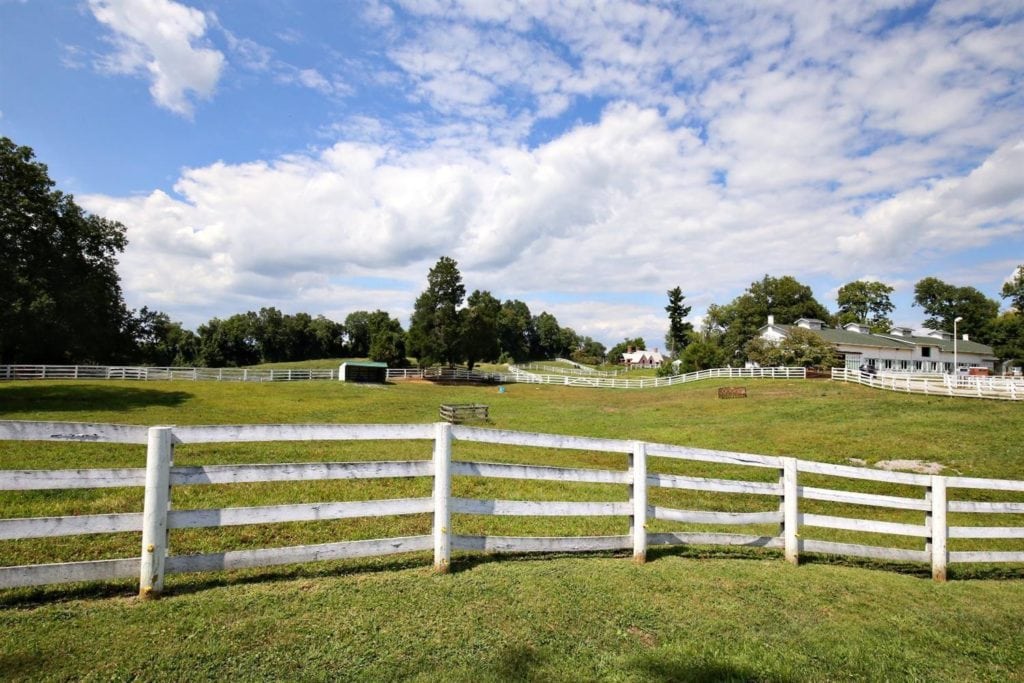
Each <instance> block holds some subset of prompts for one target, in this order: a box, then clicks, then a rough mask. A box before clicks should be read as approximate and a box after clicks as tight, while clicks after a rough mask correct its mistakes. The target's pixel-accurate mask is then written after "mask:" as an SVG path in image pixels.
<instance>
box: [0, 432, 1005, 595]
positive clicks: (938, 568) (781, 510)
mask: <svg viewBox="0 0 1024 683" xmlns="http://www.w3.org/2000/svg"><path fill="white" fill-rule="evenodd" d="M0 440H27V441H89V442H107V443H129V444H139V445H142V444H145V445H146V448H147V460H146V462H147V464H146V468H145V469H142V468H108V469H75V470H5V471H0V490H3V491H35V490H55V489H56V490H60V489H72V488H103V487H129V486H135V487H138V486H144V487H145V496H144V507H143V510H142V511H141V512H135V513H119V514H92V515H76V516H61V517H42V518H14V519H0V540H12V539H24V538H40V537H57V536H68V535H78V534H102V533H118V532H141V534H142V536H141V551H140V555H139V557H133V558H117V559H109V560H98V561H84V562H66V563H58V564H38V565H23V566H7V567H0V589H9V588H16V587H22V586H35V585H45V584H55V583H69V582H77V581H93V580H110V579H117V578H125V577H132V576H139V582H140V588H139V591H140V594H141V595H143V596H147V597H154V596H157V595H159V594H160V592H161V591H162V589H163V584H164V576H165V575H166V574H174V573H185V572H201V571H215V570H231V569H239V568H249V567H267V566H273V565H280V564H290V563H297V562H311V561H318V560H333V559H342V558H355V557H367V556H382V555H391V554H396V553H405V552H412V551H423V550H429V549H433V552H434V567H435V569H436V570H437V571H440V572H444V571H447V570H448V567H449V564H450V561H451V551H452V550H453V549H454V550H478V551H486V552H495V553H500V552H570V551H597V550H632V553H633V557H634V558H635V559H636V560H637V561H640V562H642V561H644V560H645V558H646V553H647V549H648V548H649V547H652V546H664V545H688V544H712V545H741V546H757V547H767V548H781V549H783V551H784V555H785V557H786V559H787V560H789V561H790V562H793V563H796V562H797V561H798V559H799V556H800V553H802V552H814V553H827V554H834V555H847V556H856V557H867V558H874V559H886V560H898V561H910V562H922V563H930V564H931V569H932V575H933V577H934V578H935V579H936V580H945V578H946V572H947V566H948V565H949V564H953V563H970V562H1024V551H1005V550H972V551H958V552H957V551H954V552H950V551H949V549H948V539H951V538H956V539H961V538H971V539H1024V527H1012V526H991V527H988V526H951V525H950V524H949V523H948V514H949V513H950V512H953V513H978V514H986V515H991V514H1003V513H1009V514H1022V513H1024V502H987V501H986V502H981V501H971V500H960V499H955V500H950V498H949V496H948V493H947V492H948V491H949V490H957V489H974V490H977V489H987V490H990V491H1016V492H1021V491H1024V481H1012V480H997V479H977V478H969V477H944V476H938V475H922V474H911V473H901V472H888V471H883V470H873V469H868V468H857V467H849V466H843V465H832V464H827V463H821V462H813V461H806V460H797V459H795V458H788V457H778V456H767V455H757V454H748V453H732V452H724V451H712V450H705V449H697V448H689V447H684V446H675V445H667V444H653V443H644V442H640V441H627V440H620V439H602V438H592V437H583V436H563V435H555V434H537V433H529V432H514V431H504V430H494V429H482V428H477V427H464V426H453V425H450V424H447V423H437V424H407V425H233V426H185V427H149V428H147V427H141V426H139V427H135V426H125V425H105V424H88V423H61V422H25V421H0ZM329 440H336V441H353V440H360V441H366V440H420V441H424V442H429V443H432V457H431V459H429V460H426V459H424V460H411V461H382V462H324V463H273V464H258V465H205V466H185V467H183V466H176V465H174V464H173V448H174V445H175V444H194V443H219V442H263V441H329ZM460 441H461V442H475V443H484V444H501V445H512V446H520V447H527V448H530V447H537V448H547V449H571V450H582V451H600V452H610V453H619V454H622V455H623V456H624V459H623V460H624V461H623V464H624V465H625V466H626V468H625V469H622V470H601V469H578V468H565V467H551V466H540V465H525V464H508V463H489V462H469V461H458V460H453V459H452V450H453V449H452V445H453V442H460ZM660 458H669V459H676V460H684V461H697V462H711V463H720V464H725V465H734V466H743V467H753V468H761V469H769V470H774V471H775V472H777V478H775V479H773V480H771V481H743V480H734V479H715V478H706V477H690V476H682V475H678V474H666V473H659V472H657V471H652V465H654V464H656V463H657V462H658V459H660ZM804 474H810V475H827V476H829V477H835V478H838V479H855V480H870V481H879V482H889V483H895V484H902V485H908V486H914V487H919V488H921V489H923V492H922V494H920V495H918V496H916V497H912V496H892V495H875V494H870V493H863V492H859V491H854V490H845V489H842V488H838V489H832V488H819V487H811V486H807V485H806V483H804V482H802V481H801V479H802V475H804ZM454 476H460V477H495V478H504V479H530V480H546V481H559V482H566V483H571V482H596V483H608V484H619V485H623V486H625V487H627V492H628V500H626V501H608V502H577V501H529V500H480V499H467V498H459V497H453V496H452V494H451V490H452V489H451V482H452V477H454ZM394 477H432V478H433V482H434V485H433V495H432V496H431V497H429V498H412V499H389V500H366V501H348V502H331V501H325V502H321V503H302V504H292V505H268V506H258V507H242V508H224V509H212V510H178V509H175V510H171V509H169V498H170V490H171V489H172V487H174V486H181V485H203V484H233V483H249V482H271V481H275V482H278V481H313V480H327V479H332V480H338V479H368V478H394ZM651 487H660V488H670V489H686V490H691V491H704V492H711V493H720V494H725V495H729V494H753V495H758V496H765V497H767V498H768V499H770V500H774V501H777V506H774V507H771V508H770V509H768V510H764V509H762V510H754V511H749V512H721V511H714V510H683V509H674V508H667V507H662V506H656V505H649V504H648V491H649V489H650V488H651ZM803 500H818V501H832V502H837V503H843V504H850V505H858V506H869V507H875V508H887V509H897V510H916V511H919V512H922V513H924V516H923V520H922V523H920V524H907V523H896V522H890V521H880V520H872V519H859V518H850V517H839V516H834V515H821V514H811V513H806V512H804V511H802V510H801V501H803ZM421 513H432V514H433V531H432V533H431V534H430V535H420V536H411V537H398V538H378V539H371V540H361V541H339V542H333V543H323V544H318V545H303V546H292V547H283V548H267V549H256V550H237V551H228V552H221V553H209V554H197V555H180V556H175V555H168V554H167V548H168V544H167V539H168V533H169V531H170V530H174V529H185V528H198V527H222V526H233V525H242V524H270V523H279V522H295V521H309V520H323V519H341V518H350V517H380V516H389V515H407V514H421ZM452 514H473V515H525V516H612V517H622V518H627V519H628V527H627V526H626V525H624V528H623V531H624V532H625V533H623V534H620V535H613V536H596V537H595V536H584V537H576V536H573V537H507V536H487V535H461V534H458V533H455V532H454V531H453V528H452V518H451V516H452ZM655 519H657V520H668V521H674V522H679V523H684V524H699V525H723V526H736V525H739V526H745V525H765V524H771V525H778V527H777V529H778V531H777V532H776V533H775V534H771V535H756V534H754V535H752V534H749V533H747V534H743V533H719V532H706V531H680V532H671V533H648V531H647V525H648V522H649V521H650V520H655ZM807 527H822V528H829V529H841V530H855V531H860V532H869V533H878V534H887V535H891V534H896V535H902V536H910V537H916V538H919V539H921V541H922V542H923V547H922V548H921V549H906V548H893V547H887V546H876V545H860V544H853V543H837V542H832V541H823V540H814V539H811V538H804V537H803V535H802V534H801V530H802V529H805V528H807Z"/></svg>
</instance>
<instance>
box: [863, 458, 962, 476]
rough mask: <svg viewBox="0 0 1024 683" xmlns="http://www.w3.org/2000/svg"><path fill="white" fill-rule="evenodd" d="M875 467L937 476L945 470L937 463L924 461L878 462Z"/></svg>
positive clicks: (943, 466)
mask: <svg viewBox="0 0 1024 683" xmlns="http://www.w3.org/2000/svg"><path fill="white" fill-rule="evenodd" d="M875 467H877V468H879V469H883V470H889V471H890V472H892V471H897V470H899V471H904V472H919V473H921V474H939V473H940V472H942V470H944V469H945V468H946V466H945V465H940V464H939V463H937V462H925V461H924V460H879V461H878V462H876V463H875Z"/></svg>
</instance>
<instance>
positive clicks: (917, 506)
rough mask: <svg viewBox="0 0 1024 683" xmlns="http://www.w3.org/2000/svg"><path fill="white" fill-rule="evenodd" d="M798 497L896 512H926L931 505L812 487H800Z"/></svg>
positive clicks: (919, 500) (903, 499) (905, 499)
mask: <svg viewBox="0 0 1024 683" xmlns="http://www.w3.org/2000/svg"><path fill="white" fill-rule="evenodd" d="M800 497H801V498H806V499H808V500H824V501H828V502H832V503H847V504H850V505H870V506H873V507H882V508H893V509H897V510H922V511H924V512H927V511H928V510H930V509H931V503H929V502H928V501H926V500H924V499H923V498H905V497H903V496H882V495H878V494H875V493H860V492H858V491H836V490H833V489H819V488H814V487H812V486H801V487H800Z"/></svg>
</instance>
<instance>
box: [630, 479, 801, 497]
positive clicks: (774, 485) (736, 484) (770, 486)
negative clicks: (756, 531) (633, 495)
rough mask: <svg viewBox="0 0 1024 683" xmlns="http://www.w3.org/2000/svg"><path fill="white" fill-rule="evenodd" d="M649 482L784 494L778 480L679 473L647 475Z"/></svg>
mask: <svg viewBox="0 0 1024 683" xmlns="http://www.w3.org/2000/svg"><path fill="white" fill-rule="evenodd" d="M647 484H648V485H649V486H660V487H661V488H666V489H687V490H689V491H710V492H714V493H749V494H754V495H762V496H779V495H782V486H781V485H780V484H779V483H778V482H766V481H737V480H733V479H706V478H703V477H684V476H680V475H678V474H649V475H647Z"/></svg>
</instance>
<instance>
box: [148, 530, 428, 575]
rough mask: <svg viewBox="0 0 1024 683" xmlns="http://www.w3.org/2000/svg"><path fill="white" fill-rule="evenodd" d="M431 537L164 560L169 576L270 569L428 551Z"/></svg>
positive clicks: (210, 554)
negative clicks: (257, 568) (259, 568)
mask: <svg viewBox="0 0 1024 683" xmlns="http://www.w3.org/2000/svg"><path fill="white" fill-rule="evenodd" d="M432 544H433V540H432V538H431V537H430V536H405V537H402V538H378V539H373V540H369V541H338V542H335V543H321V544H319V545H297V546H289V547H286V548H262V549H259V550H229V551H227V552H223V553H207V554H203V555H173V556H171V557H168V558H167V573H168V574H185V573H189V572H206V571H221V570H226V569H250V568H253V567H273V566H276V565H282V564H295V563H299V562H322V561H325V560H344V559H351V558H356V557H377V556H381V555H395V554H398V553H409V552H416V551H421V550H430V548H431V546H432Z"/></svg>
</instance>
